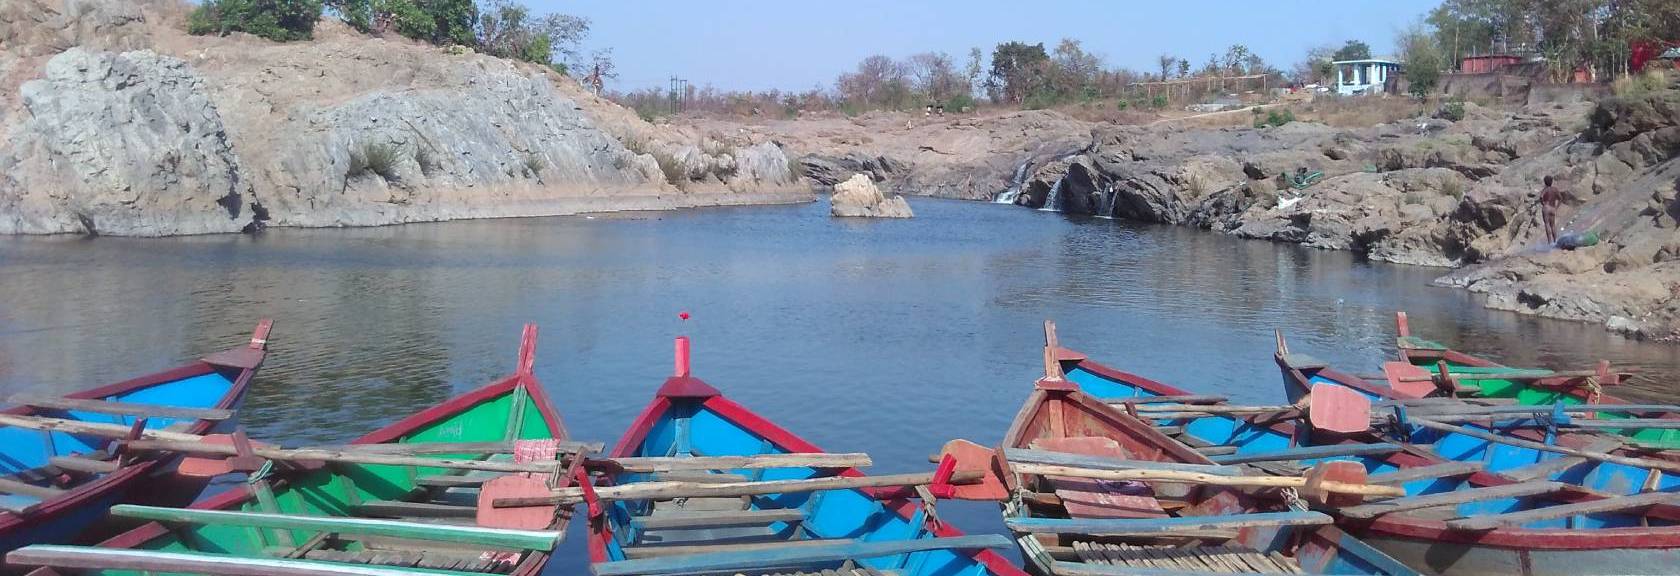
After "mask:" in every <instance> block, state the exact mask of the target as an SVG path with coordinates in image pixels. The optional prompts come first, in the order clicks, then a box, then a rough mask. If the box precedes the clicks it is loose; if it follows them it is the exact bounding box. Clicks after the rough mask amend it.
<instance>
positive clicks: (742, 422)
mask: <svg viewBox="0 0 1680 576" xmlns="http://www.w3.org/2000/svg"><path fill="white" fill-rule="evenodd" d="M672 398H686V399H691V400H700V406H701V407H703V408H706V409H708V410H711V411H712V412H713V413H714V414H716V415H717V416H718V417H720V418H723V419H724V420H726V421H729V422H730V423H732V424H735V425H736V426H740V427H742V428H743V429H746V430H748V431H750V432H753V433H755V434H758V435H760V436H762V437H763V438H764V439H765V440H768V441H769V442H770V443H771V444H773V445H774V446H775V447H776V448H779V449H781V450H784V451H787V452H810V453H816V452H827V451H826V450H823V449H822V448H820V447H818V446H817V445H815V444H812V443H811V442H810V441H807V440H805V439H804V438H802V437H800V436H799V435H797V434H794V433H793V432H792V431H790V430H788V429H786V428H783V427H781V426H780V425H778V424H776V423H775V422H772V421H770V420H769V419H767V418H765V417H763V416H760V415H758V414H757V413H755V412H753V411H752V410H750V409H748V408H747V407H745V406H742V405H741V404H739V403H736V402H735V401H734V400H730V399H729V398H727V397H725V396H724V394H723V393H722V392H721V391H719V390H717V389H716V388H712V387H711V386H710V385H707V384H706V383H705V382H703V381H701V380H700V379H699V378H695V377H692V376H674V377H671V378H669V379H667V380H666V382H665V385H664V386H662V387H661V388H660V389H659V391H658V392H656V393H655V394H654V398H653V400H652V401H651V402H649V403H648V405H647V407H645V408H643V409H642V412H641V413H639V414H637V416H636V418H635V419H634V420H632V421H631V424H630V427H629V428H627V429H626V430H625V431H624V435H623V436H620V437H619V441H618V443H617V444H615V445H614V446H613V449H612V453H611V454H610V457H612V458H624V457H629V456H634V455H635V451H636V449H637V448H639V447H640V446H641V444H642V442H643V441H645V440H646V439H647V436H648V433H650V432H651V431H652V430H653V425H654V424H655V423H657V422H659V420H660V418H661V417H662V416H664V414H665V413H666V412H667V411H669V410H670V409H671V408H672V407H673V406H674V405H675V404H674V403H673V402H672ZM834 475H835V476H845V477H860V476H866V475H867V474H865V473H864V472H863V471H862V470H859V469H857V468H856V467H851V468H846V469H844V470H840V471H838V472H836V473H835V474H834ZM596 485H597V486H604V485H610V482H607V483H601V482H598V483H597V484H596ZM857 490H858V491H859V492H861V493H862V494H864V495H866V496H869V497H870V498H872V499H874V500H876V501H877V502H879V503H880V504H881V506H882V507H883V508H885V509H886V510H888V511H891V512H893V513H894V514H898V516H899V518H902V519H904V520H907V521H908V520H912V519H914V517H915V514H916V511H917V505H916V503H914V502H912V501H911V500H910V498H908V497H906V496H903V495H900V494H898V493H900V492H903V490H894V489H891V488H886V489H870V488H860V489H857ZM607 524H608V523H607V522H606V519H605V518H604V517H603V518H602V519H599V520H592V521H591V522H590V526H589V530H588V532H589V543H588V547H589V561H590V563H591V564H595V563H601V562H607V561H608V557H607V539H608V538H611V537H612V530H611V528H610V527H607V526H606V525H607ZM932 534H933V536H934V537H936V538H951V537H956V536H962V535H963V532H962V531H961V530H958V529H957V528H956V527H954V526H952V525H950V524H948V523H943V522H941V523H939V524H937V525H936V526H935V527H934V528H933V530H932ZM953 553H957V552H955V551H953ZM958 554H959V555H961V554H960V553H958ZM967 556H968V557H969V558H972V559H973V560H974V561H975V562H978V563H980V564H981V565H983V566H985V568H986V571H987V573H988V574H993V575H997V576H1027V574H1026V572H1024V571H1022V570H1021V569H1020V568H1018V567H1016V566H1015V565H1014V564H1011V563H1010V562H1009V560H1008V559H1006V558H1004V557H1003V555H1001V554H999V553H998V552H997V551H996V550H989V549H987V550H979V551H976V552H974V553H971V554H968V555H967Z"/></svg>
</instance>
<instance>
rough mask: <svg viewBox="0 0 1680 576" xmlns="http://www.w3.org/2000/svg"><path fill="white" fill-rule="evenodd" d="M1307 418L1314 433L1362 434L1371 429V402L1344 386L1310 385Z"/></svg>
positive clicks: (1323, 383)
mask: <svg viewBox="0 0 1680 576" xmlns="http://www.w3.org/2000/svg"><path fill="white" fill-rule="evenodd" d="M1307 419H1308V421H1309V422H1311V423H1312V426H1313V429H1315V430H1322V431H1325V432H1334V433H1338V434H1357V433H1360V432H1364V431H1366V430H1369V429H1370V428H1371V399H1370V398H1368V397H1366V396H1365V395H1364V394H1362V393H1360V392H1359V391H1357V390H1354V389H1352V388H1348V387H1346V386H1340V385H1336V384H1330V383H1325V382H1320V383H1318V384H1313V387H1312V404H1311V406H1310V407H1309V408H1308V410H1307Z"/></svg>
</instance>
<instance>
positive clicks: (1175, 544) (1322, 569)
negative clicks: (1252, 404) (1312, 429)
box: [948, 325, 1417, 576]
mask: <svg viewBox="0 0 1680 576" xmlns="http://www.w3.org/2000/svg"><path fill="white" fill-rule="evenodd" d="M1047 337H1048V339H1049V346H1048V348H1047V350H1046V369H1047V372H1048V373H1047V374H1046V376H1045V378H1043V379H1041V380H1039V381H1038V383H1037V384H1036V385H1035V388H1034V390H1033V392H1032V394H1031V395H1030V396H1029V397H1028V399H1027V401H1026V404H1025V405H1023V406H1022V408H1021V411H1020V412H1019V413H1018V414H1017V415H1016V417H1015V420H1014V422H1013V423H1012V424H1011V425H1010V428H1009V431H1008V433H1006V434H1005V436H1004V442H1003V446H1004V448H1005V450H1004V451H1003V452H1004V455H1005V457H1004V459H1003V460H1004V462H1006V463H1008V465H1009V466H1013V465H1014V460H1017V459H1018V458H1020V456H1017V455H1026V454H1036V455H1038V456H1037V457H1040V458H1043V457H1051V458H1052V459H1053V460H1055V459H1070V458H1071V459H1078V458H1079V456H1077V455H1087V456H1094V457H1097V458H1103V457H1110V458H1119V459H1123V460H1129V461H1132V462H1137V461H1153V462H1158V463H1160V464H1158V466H1162V467H1163V468H1162V469H1163V470H1182V471H1196V472H1200V471H1209V470H1215V469H1219V468H1228V467H1221V466H1219V465H1218V464H1217V462H1218V461H1217V460H1216V459H1214V458H1210V457H1209V456H1208V455H1206V454H1204V453H1202V452H1200V451H1198V450H1197V449H1196V448H1192V447H1191V446H1190V445H1186V444H1184V443H1182V442H1179V441H1175V439H1174V438H1172V436H1171V435H1173V434H1177V435H1179V437H1180V438H1185V437H1186V434H1184V433H1183V432H1182V431H1181V430H1180V429H1178V428H1175V427H1173V426H1171V425H1158V424H1157V423H1154V422H1150V421H1146V420H1144V419H1140V418H1137V417H1134V416H1132V415H1131V414H1128V413H1127V412H1125V411H1123V410H1121V409H1120V408H1117V407H1116V406H1114V405H1112V404H1109V403H1108V402H1105V401H1104V400H1103V399H1099V398H1098V397H1096V396H1094V395H1093V393H1100V394H1103V395H1105V396H1108V397H1110V398H1116V397H1128V398H1142V397H1150V398H1166V397H1176V398H1178V399H1179V400H1188V399H1190V398H1189V395H1188V394H1183V393H1181V391H1179V390H1177V389H1173V388H1171V387H1167V386H1165V385H1161V384H1158V383H1155V382H1153V381H1149V380H1146V379H1142V378H1138V377H1135V376H1132V375H1129V374H1124V373H1120V372H1116V371H1113V370H1110V369H1108V368H1106V367H1103V366H1101V365H1098V364H1095V363H1089V362H1088V361H1086V360H1084V358H1083V356H1082V355H1080V354H1078V353H1075V352H1072V351H1069V350H1066V349H1062V348H1060V347H1059V346H1057V345H1056V343H1055V337H1054V327H1053V326H1049V325H1047ZM1064 367H1065V368H1067V371H1066V372H1065V373H1061V372H1062V369H1063V368H1064ZM1135 384H1141V385H1135ZM948 449H949V448H948ZM1012 472H1013V471H1012ZM1002 476H1003V478H1004V479H1005V481H1006V482H1007V483H1008V484H1009V490H1008V492H1009V499H1008V500H1007V501H1006V503H1005V504H1004V520H1005V524H1006V525H1007V526H1008V527H1009V528H1010V529H1011V530H1013V531H1015V533H1016V535H1017V541H1018V542H1019V543H1020V546H1021V550H1022V555H1023V556H1024V557H1025V558H1026V559H1027V561H1028V564H1029V566H1030V567H1032V568H1033V569H1034V571H1036V572H1038V573H1040V574H1092V575H1096V574H1169V573H1170V574H1184V573H1212V572H1225V573H1230V572H1237V573H1254V574H1258V573H1296V574H1300V573H1310V574H1385V575H1395V576H1399V575H1412V574H1417V572H1415V571H1414V570H1412V569H1410V568H1408V567H1407V566H1405V565H1404V564H1402V563H1400V562H1397V561H1395V560H1394V559H1393V558H1390V557H1388V556H1386V555H1384V554H1383V553H1382V552H1380V551H1378V550H1376V549H1375V548H1373V547H1371V546H1369V545H1366V544H1365V543H1363V542H1361V541H1360V540H1359V539H1357V538H1354V537H1352V536H1349V535H1348V534H1346V533H1344V532H1342V531H1341V530H1340V529H1338V528H1336V527H1335V526H1332V525H1331V522H1332V518H1331V517H1330V516H1327V515H1325V514H1322V513H1319V512H1312V511H1308V510H1305V509H1302V508H1291V507H1290V506H1289V505H1288V503H1287V502H1286V500H1285V499H1282V498H1276V497H1271V496H1270V495H1265V494H1261V493H1256V492H1252V491H1242V490H1237V489H1231V488H1222V487H1217V486H1196V485H1185V484H1174V483H1168V482H1147V483H1110V482H1102V481H1088V480H1078V479H1070V478H1061V477H1055V476H1040V475H1033V474H1017V473H1007V474H1003V475H1002ZM1140 484H1141V485H1140ZM1227 526H1229V527H1230V528H1229V529H1227V528H1225V527H1227ZM1226 530H1229V531H1228V533H1225V532H1226Z"/></svg>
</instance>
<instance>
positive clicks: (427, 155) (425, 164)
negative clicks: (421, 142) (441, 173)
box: [414, 146, 438, 177]
mask: <svg viewBox="0 0 1680 576" xmlns="http://www.w3.org/2000/svg"><path fill="white" fill-rule="evenodd" d="M414 163H415V164H419V165H420V173H421V174H423V175H425V176H427V177H431V175H432V173H433V172H436V171H437V169H438V163H437V159H436V158H433V157H432V151H431V150H430V149H428V148H426V147H425V146H415V147H414Z"/></svg>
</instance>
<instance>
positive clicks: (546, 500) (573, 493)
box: [491, 471, 984, 508]
mask: <svg viewBox="0 0 1680 576" xmlns="http://www.w3.org/2000/svg"><path fill="white" fill-rule="evenodd" d="M982 476H984V474H983V473H981V472H977V471H958V472H956V473H955V474H953V475H952V477H951V483H952V484H969V483H973V482H976V481H978V480H980V478H981V477H982ZM932 482H933V473H932V472H921V473H915V474H891V475H886V476H830V477H826V478H810V479H805V480H770V481H766V482H730V483H723V484H708V483H700V482H637V483H633V484H624V485H621V486H603V487H599V488H596V489H595V497H596V498H599V499H601V500H603V501H616V500H669V499H673V498H717V497H731V496H757V495H763V494H791V493H795V492H817V491H822V490H853V489H858V488H887V487H896V486H918V485H922V484H930V483H932ZM581 501H583V489H582V488H576V487H573V488H561V489H559V490H555V491H554V493H553V494H552V495H549V496H537V497H532V498H498V499H496V500H494V501H492V502H491V505H492V506H495V507H497V508H520V507H525V506H547V505H552V504H561V505H565V504H575V503H578V502H581Z"/></svg>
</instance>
